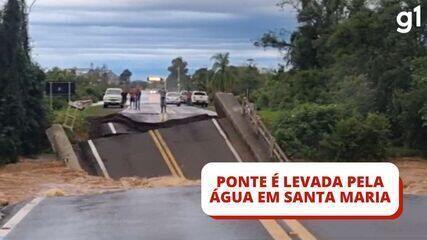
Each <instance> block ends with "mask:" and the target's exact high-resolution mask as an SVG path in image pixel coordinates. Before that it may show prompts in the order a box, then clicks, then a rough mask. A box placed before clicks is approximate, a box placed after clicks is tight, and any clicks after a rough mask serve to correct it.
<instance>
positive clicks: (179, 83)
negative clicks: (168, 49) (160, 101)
mask: <svg viewBox="0 0 427 240" xmlns="http://www.w3.org/2000/svg"><path fill="white" fill-rule="evenodd" d="M187 66H188V63H187V62H186V61H184V60H183V59H182V57H177V58H175V59H173V60H172V65H171V66H169V67H168V71H169V72H170V73H169V76H168V77H167V78H166V88H167V90H168V91H170V92H172V91H175V92H176V91H180V90H183V89H185V90H191V88H192V86H191V82H190V78H189V76H188V75H187V74H188V68H187ZM178 76H179V77H178Z"/></svg>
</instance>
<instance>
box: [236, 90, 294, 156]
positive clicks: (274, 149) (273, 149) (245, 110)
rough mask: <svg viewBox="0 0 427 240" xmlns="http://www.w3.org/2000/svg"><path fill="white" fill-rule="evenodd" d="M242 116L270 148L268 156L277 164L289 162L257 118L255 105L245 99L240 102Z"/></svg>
mask: <svg viewBox="0 0 427 240" xmlns="http://www.w3.org/2000/svg"><path fill="white" fill-rule="evenodd" d="M242 115H246V116H247V117H248V118H249V120H250V121H251V123H252V125H253V126H254V129H255V131H256V132H257V134H258V135H260V136H262V138H263V139H264V140H265V142H266V143H267V144H268V146H269V148H270V156H271V157H272V158H274V159H276V160H277V161H279V162H290V160H289V158H288V156H286V154H285V153H284V152H283V150H282V148H281V147H280V146H279V144H278V143H277V141H276V138H274V137H273V135H271V133H270V131H269V130H268V129H267V127H266V126H265V124H264V123H263V122H262V120H261V118H260V117H259V115H258V113H257V111H256V109H255V104H253V103H251V102H249V100H248V99H247V98H244V99H243V101H242Z"/></svg>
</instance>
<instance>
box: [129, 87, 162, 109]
mask: <svg viewBox="0 0 427 240" xmlns="http://www.w3.org/2000/svg"><path fill="white" fill-rule="evenodd" d="M158 93H159V95H160V108H161V113H166V89H165V88H162V89H160V90H159V91H158ZM141 94H142V90H141V88H140V87H136V88H135V87H133V88H131V89H130V90H128V91H126V90H125V91H123V92H122V105H123V106H125V105H126V102H127V99H128V95H129V98H130V106H129V107H130V109H133V110H137V111H140V110H141Z"/></svg>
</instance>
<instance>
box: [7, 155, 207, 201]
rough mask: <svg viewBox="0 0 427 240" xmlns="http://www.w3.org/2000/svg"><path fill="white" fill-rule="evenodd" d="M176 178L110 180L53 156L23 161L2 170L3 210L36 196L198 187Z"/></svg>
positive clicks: (195, 183)
mask: <svg viewBox="0 0 427 240" xmlns="http://www.w3.org/2000/svg"><path fill="white" fill-rule="evenodd" d="M197 184H199V182H198V181H188V180H183V179H179V178H174V177H159V178H152V179H142V178H122V179H120V180H117V181H115V180H108V179H105V178H103V177H96V176H89V175H88V174H87V173H86V172H83V171H75V170H72V169H69V168H67V167H65V166H64V164H63V163H62V162H59V161H56V160H55V159H54V158H53V157H51V156H44V157H42V158H40V159H39V160H28V159H21V161H20V162H19V163H17V164H10V165H7V166H4V167H0V206H1V205H6V204H7V203H8V204H14V203H18V202H21V201H24V200H28V199H31V198H33V197H36V196H47V197H50V196H74V195H89V194H99V193H105V192H112V191H118V190H126V189H134V188H153V187H172V186H188V185H197Z"/></svg>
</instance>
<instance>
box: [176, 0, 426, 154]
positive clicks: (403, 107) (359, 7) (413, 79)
mask: <svg viewBox="0 0 427 240" xmlns="http://www.w3.org/2000/svg"><path fill="white" fill-rule="evenodd" d="M418 4H420V1H417V0H404V1H402V0H391V1H385V0H377V1H368V0H352V1H297V0H282V1H281V2H280V3H279V4H278V5H279V7H282V8H288V7H292V8H294V9H295V10H296V12H297V20H298V22H299V24H298V26H299V27H298V28H297V29H296V30H295V31H294V32H292V33H290V32H289V31H286V29H281V30H280V31H277V32H275V31H270V32H267V33H265V34H264V35H262V36H261V38H260V39H259V40H258V41H256V42H255V46H257V47H260V48H274V49H277V50H278V51H280V52H282V53H283V54H284V62H283V64H282V66H281V68H280V69H279V70H277V71H274V72H272V71H269V70H264V69H259V68H258V67H257V66H256V63H255V62H254V61H253V60H252V59H248V62H247V64H246V65H243V66H233V65H230V55H229V54H228V53H218V54H216V55H214V56H212V58H211V61H212V66H211V68H201V69H198V70H196V71H195V73H194V74H193V75H192V76H187V75H186V73H187V70H185V71H181V74H183V76H181V81H182V80H183V79H184V85H183V87H184V88H188V90H192V89H198V90H205V91H207V92H208V93H209V94H210V95H211V96H213V94H214V93H215V92H217V91H222V92H232V93H234V94H235V95H237V96H238V97H239V98H242V97H244V96H246V97H249V98H250V100H251V101H253V102H255V103H256V106H257V108H258V110H259V113H260V115H261V118H262V119H263V121H264V122H265V123H266V125H267V126H268V127H269V128H270V129H271V131H272V132H273V135H274V136H275V137H276V138H277V140H278V142H279V144H280V145H281V146H282V148H283V149H284V150H285V151H286V152H287V153H288V154H290V155H291V156H292V157H294V158H300V159H309V160H325V161H330V160H335V161H359V160H360V161H365V160H381V159H385V158H387V157H389V156H413V155H426V154H427V147H426V146H427V80H426V79H427V40H426V39H427V27H422V28H413V29H412V31H411V32H410V33H408V34H400V33H398V32H397V31H396V29H397V25H396V19H395V18H396V16H397V15H398V13H399V12H401V11H410V10H411V9H413V8H414V7H415V6H417V5H418ZM423 4H424V6H423V9H427V3H425V2H423ZM426 16H427V15H423V20H422V21H423V22H426V20H427V17H426ZM172 63H173V64H172V66H171V68H170V71H171V70H172V71H174V72H176V69H177V66H178V65H179V66H180V68H181V70H183V69H186V67H187V63H186V62H185V61H184V60H183V59H182V58H177V59H175V60H174V61H173V62H172ZM168 79H169V80H172V81H173V80H175V81H176V78H174V75H173V74H171V75H170V77H169V78H168Z"/></svg>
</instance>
